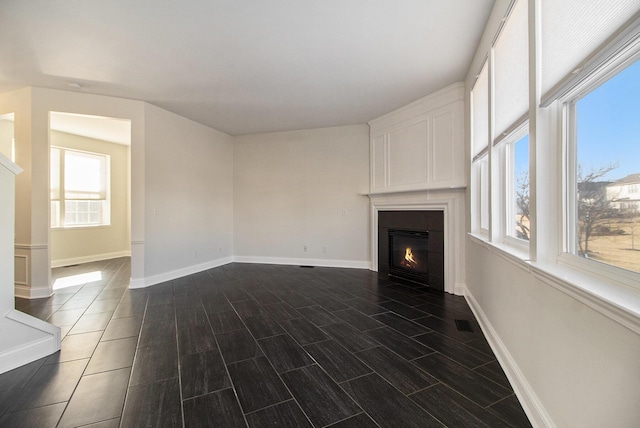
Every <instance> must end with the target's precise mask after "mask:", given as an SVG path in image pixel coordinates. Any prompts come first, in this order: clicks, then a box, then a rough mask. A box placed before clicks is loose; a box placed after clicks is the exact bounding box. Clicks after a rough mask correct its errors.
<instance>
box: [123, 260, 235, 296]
mask: <svg viewBox="0 0 640 428" xmlns="http://www.w3.org/2000/svg"><path fill="white" fill-rule="evenodd" d="M232 262H233V257H224V258H221V259H216V260H212V261H209V262H206V263H200V264H197V265H192V266H186V267H183V268H180V269H175V270H172V271H168V272H163V273H159V274H156V275H152V276H147V277H144V278H135V279H134V278H131V280H130V282H129V288H131V289H135V288H145V287H149V286H151V285H155V284H160V283H163V282H166V281H171V280H174V279H177V278H182V277H183V276H187V275H193V274H194V273H198V272H202V271H205V270H209V269H213V268H216V267H219V266H224V265H227V264H229V263H232Z"/></svg>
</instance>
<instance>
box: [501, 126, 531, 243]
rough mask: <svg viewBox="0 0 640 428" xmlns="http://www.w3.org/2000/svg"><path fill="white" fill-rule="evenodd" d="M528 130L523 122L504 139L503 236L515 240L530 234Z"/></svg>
mask: <svg viewBox="0 0 640 428" xmlns="http://www.w3.org/2000/svg"><path fill="white" fill-rule="evenodd" d="M528 130H529V128H528V124H525V125H524V126H522V127H521V128H519V129H518V130H517V131H516V132H514V133H513V134H512V135H511V136H510V137H509V138H508V139H507V140H506V141H505V144H506V180H505V181H506V186H507V188H506V203H505V209H506V213H505V214H506V215H505V219H506V220H505V236H506V237H507V239H508V240H511V239H515V240H516V241H515V242H516V243H518V244H524V243H526V242H528V241H529V240H530V238H531V220H530V211H529V200H530V191H529V188H530V186H529V132H528ZM511 242H513V241H511Z"/></svg>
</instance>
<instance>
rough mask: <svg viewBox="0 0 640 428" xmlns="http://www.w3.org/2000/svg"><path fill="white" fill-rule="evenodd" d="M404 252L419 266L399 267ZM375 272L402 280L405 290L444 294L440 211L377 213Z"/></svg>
mask: <svg viewBox="0 0 640 428" xmlns="http://www.w3.org/2000/svg"><path fill="white" fill-rule="evenodd" d="M391 241H394V243H393V246H394V247H396V250H392V248H393V247H392V245H391ZM407 248H409V249H410V250H409V251H407ZM407 252H408V253H409V258H411V257H412V256H413V259H415V260H417V261H418V266H412V265H410V266H403V265H402V263H403V262H402V260H403V259H405V257H406V256H407V255H408V254H407ZM411 255H412V256H411ZM405 264H406V262H405ZM392 266H394V267H393V268H392ZM396 268H397V269H396ZM378 272H379V273H380V274H382V275H392V276H393V277H394V278H398V277H401V278H404V279H405V281H404V282H405V284H404V285H407V286H410V285H417V286H419V287H428V288H430V289H431V290H433V291H444V213H443V211H439V210H415V211H413V210H405V211H378ZM407 273H408V274H409V275H408V276H407V275H405V274H407Z"/></svg>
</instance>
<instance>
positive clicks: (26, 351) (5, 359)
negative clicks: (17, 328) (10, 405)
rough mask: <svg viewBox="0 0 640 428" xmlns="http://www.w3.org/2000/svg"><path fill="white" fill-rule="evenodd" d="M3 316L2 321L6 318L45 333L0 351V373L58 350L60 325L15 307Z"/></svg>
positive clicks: (5, 320)
mask: <svg viewBox="0 0 640 428" xmlns="http://www.w3.org/2000/svg"><path fill="white" fill-rule="evenodd" d="M5 318H6V319H4V320H2V322H7V319H8V320H10V321H13V322H17V323H20V324H23V325H26V326H27V327H30V328H32V329H35V330H38V331H40V332H42V333H45V336H44V337H42V338H39V339H36V340H33V341H31V342H28V343H24V344H21V345H19V346H15V347H13V348H11V349H6V350H3V351H2V352H0V373H5V372H8V371H9V370H13V369H15V368H17V367H20V366H23V365H25V364H29V363H31V362H33V361H35V360H38V359H40V358H43V357H46V356H47V355H51V354H53V353H54V352H57V351H59V350H60V340H61V338H60V327H56V326H54V325H51V324H49V323H47V322H44V321H42V320H40V319H38V318H35V317H32V316H31V315H27V314H25V313H23V312H20V311H17V310H15V309H12V310H10V311H9V312H7V314H6V315H5Z"/></svg>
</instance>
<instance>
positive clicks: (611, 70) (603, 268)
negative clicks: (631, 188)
mask: <svg viewBox="0 0 640 428" xmlns="http://www.w3.org/2000/svg"><path fill="white" fill-rule="evenodd" d="M637 61H640V47H636V49H633V50H627V51H625V52H622V53H621V54H620V55H614V56H607V57H606V58H604V59H603V60H602V61H601V62H600V64H599V66H597V67H595V68H594V69H593V70H592V71H591V73H590V74H588V75H586V76H584V78H583V79H582V81H581V82H580V83H578V84H576V85H575V86H574V87H573V88H572V89H571V90H570V91H567V92H566V95H564V96H563V97H562V98H559V99H558V100H557V101H556V102H557V103H559V104H560V106H561V108H560V110H561V115H562V117H561V126H562V130H561V138H562V141H561V143H562V144H561V147H562V156H561V164H562V221H561V223H562V224H561V227H562V233H561V237H560V238H561V242H560V243H559V247H560V250H561V251H560V254H559V255H558V258H557V261H558V264H560V265H563V266H566V267H568V268H571V269H575V270H578V271H580V272H584V273H586V274H588V275H590V276H594V277H597V278H606V279H607V280H609V281H612V282H614V283H616V284H620V285H625V286H630V287H632V288H633V289H634V290H638V289H640V272H633V271H630V270H627V269H624V268H621V267H617V266H614V265H610V264H607V263H604V262H599V261H597V260H592V259H588V258H585V257H581V256H579V255H578V254H577V239H576V238H577V202H578V199H577V191H578V189H577V185H578V183H577V179H576V177H577V169H578V158H577V154H578V153H577V150H578V141H577V119H576V104H577V102H578V101H579V100H581V99H582V98H584V97H585V96H587V95H588V94H590V93H591V92H592V91H594V90H596V89H597V88H598V87H600V86H601V85H602V84H604V83H605V82H607V81H608V80H610V79H612V78H614V77H615V76H616V75H617V74H618V73H620V72H622V71H623V70H624V69H625V68H627V67H629V66H630V65H632V64H633V63H635V62H637Z"/></svg>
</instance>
